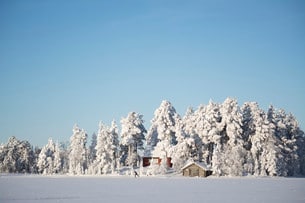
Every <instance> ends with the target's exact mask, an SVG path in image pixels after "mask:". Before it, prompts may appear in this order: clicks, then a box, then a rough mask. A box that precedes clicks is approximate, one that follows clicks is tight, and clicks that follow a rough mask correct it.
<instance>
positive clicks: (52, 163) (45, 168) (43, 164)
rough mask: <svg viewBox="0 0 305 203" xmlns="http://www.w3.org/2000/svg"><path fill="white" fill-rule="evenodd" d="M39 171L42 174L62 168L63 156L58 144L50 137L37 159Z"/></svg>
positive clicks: (52, 172)
mask: <svg viewBox="0 0 305 203" xmlns="http://www.w3.org/2000/svg"><path fill="white" fill-rule="evenodd" d="M37 168H38V172H39V173H42V174H55V173H59V172H60V170H61V158H60V152H59V147H58V144H55V143H54V142H53V140H52V139H51V138H50V139H49V141H48V144H46V145H45V146H44V147H43V148H42V149H41V151H40V154H39V156H38V161H37Z"/></svg>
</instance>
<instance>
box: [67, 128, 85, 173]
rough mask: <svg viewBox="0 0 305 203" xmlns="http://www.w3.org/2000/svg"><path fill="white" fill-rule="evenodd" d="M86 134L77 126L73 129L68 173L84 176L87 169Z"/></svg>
mask: <svg viewBox="0 0 305 203" xmlns="http://www.w3.org/2000/svg"><path fill="white" fill-rule="evenodd" d="M86 143H87V134H86V132H85V131H84V130H83V129H80V128H79V127H78V126H77V125H74V127H73V135H72V136H71V138H70V153H69V173H70V174H76V175H80V174H85V172H86V169H87V149H86Z"/></svg>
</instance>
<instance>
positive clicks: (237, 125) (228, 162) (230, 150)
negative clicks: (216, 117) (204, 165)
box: [220, 98, 246, 176]
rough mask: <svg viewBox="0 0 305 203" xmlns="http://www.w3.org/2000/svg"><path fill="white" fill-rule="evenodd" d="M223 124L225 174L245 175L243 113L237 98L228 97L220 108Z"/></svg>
mask: <svg viewBox="0 0 305 203" xmlns="http://www.w3.org/2000/svg"><path fill="white" fill-rule="evenodd" d="M220 112H221V115H222V120H221V122H222V124H223V126H224V131H223V132H224V135H222V136H223V137H226V139H225V140H227V141H226V143H225V148H224V151H223V156H225V158H224V160H225V162H224V163H223V165H224V168H223V172H224V173H225V175H233V176H241V175H243V173H244V171H243V165H244V163H245V156H246V150H244V148H243V145H244V143H243V139H242V113H241V110H240V108H239V106H238V104H237V101H236V100H235V99H231V98H227V99H226V100H225V101H224V102H223V104H222V105H221V109H220Z"/></svg>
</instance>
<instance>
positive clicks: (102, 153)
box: [90, 121, 118, 175]
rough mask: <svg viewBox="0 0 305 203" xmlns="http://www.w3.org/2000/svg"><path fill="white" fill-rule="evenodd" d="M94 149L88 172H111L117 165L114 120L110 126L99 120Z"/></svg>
mask: <svg viewBox="0 0 305 203" xmlns="http://www.w3.org/2000/svg"><path fill="white" fill-rule="evenodd" d="M95 150H96V159H95V161H94V162H93V164H92V165H91V167H90V168H91V169H90V172H91V173H93V174H98V175H100V174H108V173H113V172H114V171H115V170H116V167H117V166H116V162H117V151H118V132H117V126H116V124H115V122H114V121H113V122H112V124H111V127H110V128H109V127H108V126H106V125H104V124H103V123H102V122H100V124H99V130H98V135H97V143H96V147H95Z"/></svg>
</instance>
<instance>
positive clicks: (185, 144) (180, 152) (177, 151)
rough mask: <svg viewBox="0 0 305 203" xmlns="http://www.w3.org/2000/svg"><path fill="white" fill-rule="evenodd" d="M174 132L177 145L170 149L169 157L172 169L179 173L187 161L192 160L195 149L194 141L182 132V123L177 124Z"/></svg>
mask: <svg viewBox="0 0 305 203" xmlns="http://www.w3.org/2000/svg"><path fill="white" fill-rule="evenodd" d="M175 132H176V137H177V142H178V143H177V144H176V145H175V146H173V147H172V149H171V151H170V157H171V162H172V164H173V167H174V169H175V170H176V171H178V172H179V171H180V170H181V168H182V167H183V166H184V165H185V164H186V162H187V161H188V160H190V159H192V160H194V159H193V158H192V157H194V154H195V153H196V150H197V149H196V145H195V140H194V139H193V138H191V137H189V136H188V135H187V134H186V133H185V132H184V130H183V128H182V121H180V122H177V125H176V130H175Z"/></svg>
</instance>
